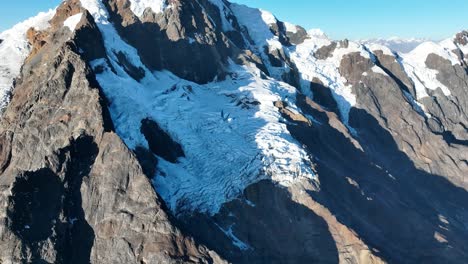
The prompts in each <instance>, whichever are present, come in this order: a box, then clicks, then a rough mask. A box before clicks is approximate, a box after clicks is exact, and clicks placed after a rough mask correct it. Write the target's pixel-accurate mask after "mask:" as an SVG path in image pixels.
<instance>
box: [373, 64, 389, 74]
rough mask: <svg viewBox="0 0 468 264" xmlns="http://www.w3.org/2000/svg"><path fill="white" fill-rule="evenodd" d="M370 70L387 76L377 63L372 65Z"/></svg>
mask: <svg viewBox="0 0 468 264" xmlns="http://www.w3.org/2000/svg"><path fill="white" fill-rule="evenodd" d="M371 70H372V71H373V72H375V73H379V74H382V75H385V76H388V74H387V73H386V72H385V71H384V70H383V69H382V68H380V67H379V66H377V65H374V67H372V68H371Z"/></svg>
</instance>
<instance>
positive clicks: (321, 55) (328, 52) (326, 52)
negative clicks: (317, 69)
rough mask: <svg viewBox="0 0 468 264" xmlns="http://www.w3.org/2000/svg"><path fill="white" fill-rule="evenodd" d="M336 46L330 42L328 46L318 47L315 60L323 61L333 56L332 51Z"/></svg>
mask: <svg viewBox="0 0 468 264" xmlns="http://www.w3.org/2000/svg"><path fill="white" fill-rule="evenodd" d="M336 46H337V43H336V42H332V43H331V44H330V45H327V46H323V47H320V48H319V49H318V50H317V51H316V52H315V53H314V56H315V58H317V59H319V60H325V59H327V58H330V57H332V56H333V51H335V49H336Z"/></svg>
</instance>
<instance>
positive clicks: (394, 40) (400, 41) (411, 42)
mask: <svg viewBox="0 0 468 264" xmlns="http://www.w3.org/2000/svg"><path fill="white" fill-rule="evenodd" d="M426 41H429V40H428V39H422V38H408V39H405V38H399V37H391V38H388V39H385V38H376V39H365V40H359V41H358V42H360V43H363V44H367V45H370V44H379V45H383V46H386V47H388V48H389V49H391V50H393V51H395V52H400V53H408V52H410V51H412V50H413V49H415V48H416V47H417V46H418V45H419V44H421V43H423V42H426Z"/></svg>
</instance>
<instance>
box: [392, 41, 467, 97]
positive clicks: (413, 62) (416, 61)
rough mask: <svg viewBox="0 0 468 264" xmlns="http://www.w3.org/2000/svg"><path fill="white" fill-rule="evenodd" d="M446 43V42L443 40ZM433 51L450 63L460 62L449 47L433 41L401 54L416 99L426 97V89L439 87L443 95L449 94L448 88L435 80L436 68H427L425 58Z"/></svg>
mask: <svg viewBox="0 0 468 264" xmlns="http://www.w3.org/2000/svg"><path fill="white" fill-rule="evenodd" d="M444 44H445V45H447V43H446V42H444ZM431 53H434V54H436V55H439V56H441V57H442V58H444V59H447V60H449V61H450V62H451V63H452V65H456V64H460V61H459V60H458V57H457V56H456V55H455V54H454V53H452V52H451V51H450V50H449V49H447V48H444V47H443V46H442V45H439V44H437V43H434V42H425V43H423V44H421V45H419V46H418V47H417V48H416V49H414V50H413V51H412V52H410V53H408V54H401V64H402V65H403V68H404V70H405V72H406V73H407V74H408V76H409V77H410V78H411V80H412V81H413V82H414V84H415V89H416V97H417V98H416V99H417V100H419V99H421V98H424V97H428V96H429V94H428V93H427V89H430V90H436V89H438V88H440V89H441V90H442V92H443V93H444V95H445V96H450V95H451V93H450V89H449V88H448V87H446V86H445V85H443V84H442V83H441V82H440V81H439V80H437V74H438V73H439V72H438V71H437V70H433V69H429V68H428V67H427V66H426V60H427V57H428V56H429V54H431Z"/></svg>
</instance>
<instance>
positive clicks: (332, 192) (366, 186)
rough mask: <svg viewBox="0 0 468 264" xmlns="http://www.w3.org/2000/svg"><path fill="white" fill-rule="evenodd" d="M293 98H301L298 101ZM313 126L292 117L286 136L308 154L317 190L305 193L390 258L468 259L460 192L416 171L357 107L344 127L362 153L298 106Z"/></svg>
mask: <svg viewBox="0 0 468 264" xmlns="http://www.w3.org/2000/svg"><path fill="white" fill-rule="evenodd" d="M299 100H301V99H299ZM302 110H303V111H304V112H305V113H308V114H311V115H312V116H314V117H315V118H316V119H318V120H319V121H320V123H321V124H316V123H314V124H312V125H307V124H305V123H298V122H292V123H289V125H288V128H289V130H290V132H291V134H292V135H293V136H294V137H295V138H296V139H297V140H299V141H300V142H301V143H303V144H304V145H306V146H307V150H308V151H309V153H310V154H311V155H313V156H314V157H317V158H316V159H315V162H316V165H317V171H318V175H319V178H320V186H321V190H320V191H319V192H310V195H311V196H312V197H313V198H314V199H315V200H317V201H318V202H319V203H321V204H322V205H323V206H325V207H327V208H328V209H329V210H330V211H331V212H332V213H333V214H334V215H335V216H336V217H337V219H338V221H340V222H341V223H343V224H344V225H346V226H347V227H349V228H350V229H352V230H354V231H355V232H356V233H357V234H358V235H359V237H361V239H363V240H364V242H365V243H366V244H367V245H369V246H370V247H371V248H373V251H374V253H375V254H376V255H378V256H380V257H382V258H383V259H384V260H386V261H388V262H391V263H428V262H430V263H456V262H457V263H460V262H466V261H468V254H467V253H466V252H468V251H467V250H468V248H467V244H466V241H468V230H467V225H466V223H467V221H468V211H467V204H466V201H468V193H467V192H466V191H465V190H464V189H462V188H459V187H456V186H454V185H453V184H452V183H450V182H449V181H448V180H446V179H445V178H443V177H441V176H438V175H432V174H429V173H426V172H424V171H421V170H419V169H417V168H416V167H415V166H414V164H413V162H412V161H411V160H410V159H409V158H408V157H407V156H406V155H405V153H403V152H401V151H400V150H399V149H398V147H397V145H396V143H395V141H394V139H393V137H392V135H391V134H390V133H389V132H388V131H387V130H386V129H384V128H383V127H381V126H380V125H379V123H378V121H377V120H376V119H375V118H374V117H373V116H372V115H370V114H369V113H367V112H366V111H365V110H361V109H357V108H353V109H352V110H351V113H350V126H352V127H353V128H354V129H355V130H356V132H357V137H356V138H357V139H358V141H359V143H360V145H361V146H362V149H363V151H361V150H360V149H359V148H357V147H356V145H355V144H353V143H352V142H351V141H350V140H349V139H348V138H347V137H345V136H344V134H343V133H341V132H340V131H338V130H336V129H334V128H333V127H331V126H330V125H328V122H329V121H330V120H329V118H328V117H327V115H325V114H324V113H323V112H320V111H318V109H314V107H313V106H310V105H308V104H303V105H302Z"/></svg>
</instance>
